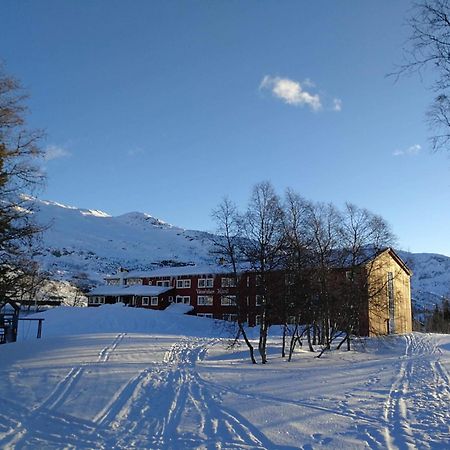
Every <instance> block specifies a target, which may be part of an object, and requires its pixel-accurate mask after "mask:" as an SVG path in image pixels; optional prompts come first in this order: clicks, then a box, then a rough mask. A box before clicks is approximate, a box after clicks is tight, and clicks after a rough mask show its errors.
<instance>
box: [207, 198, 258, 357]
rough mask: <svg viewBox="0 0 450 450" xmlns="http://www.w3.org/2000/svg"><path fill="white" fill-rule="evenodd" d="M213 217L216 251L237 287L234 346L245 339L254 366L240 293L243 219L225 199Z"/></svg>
mask: <svg viewBox="0 0 450 450" xmlns="http://www.w3.org/2000/svg"><path fill="white" fill-rule="evenodd" d="M212 217H213V219H214V221H215V222H216V225H217V234H218V237H213V244H214V250H213V252H214V253H215V254H216V255H218V256H219V257H220V258H221V259H223V260H224V262H225V263H226V264H227V266H228V267H230V268H231V271H232V275H233V278H234V285H235V286H236V291H235V294H236V305H235V307H236V312H237V316H236V323H237V333H236V335H235V339H234V341H233V345H234V344H236V343H237V342H238V340H239V339H240V337H241V336H242V338H243V339H244V341H245V343H246V345H247V347H248V350H249V352H250V359H251V361H252V363H253V364H256V359H255V354H254V348H253V345H252V344H251V342H250V340H249V339H248V337H247V333H246V331H245V326H244V325H245V322H246V320H245V318H246V307H247V304H246V299H245V297H244V296H243V295H241V293H240V289H239V287H240V284H241V283H240V281H241V280H240V265H241V259H242V258H241V257H242V253H241V251H240V248H241V246H242V240H243V237H242V219H241V217H240V215H239V213H238V210H237V208H236V205H235V204H234V203H232V202H231V201H230V200H229V199H228V198H225V199H224V200H223V201H222V202H221V203H220V204H219V206H218V207H217V208H216V209H215V210H214V211H213V212H212Z"/></svg>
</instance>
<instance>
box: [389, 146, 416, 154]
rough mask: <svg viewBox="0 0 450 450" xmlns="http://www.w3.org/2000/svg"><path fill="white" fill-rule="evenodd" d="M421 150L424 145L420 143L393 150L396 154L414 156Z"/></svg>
mask: <svg viewBox="0 0 450 450" xmlns="http://www.w3.org/2000/svg"><path fill="white" fill-rule="evenodd" d="M420 150H422V146H421V145H419V144H414V145H411V147H408V148H405V149H403V150H400V149H396V150H394V151H393V152H392V154H393V155H394V156H413V155H417V154H418V153H419V152H420Z"/></svg>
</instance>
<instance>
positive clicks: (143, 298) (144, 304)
mask: <svg viewBox="0 0 450 450" xmlns="http://www.w3.org/2000/svg"><path fill="white" fill-rule="evenodd" d="M149 300H150V297H142V306H148V303H149Z"/></svg>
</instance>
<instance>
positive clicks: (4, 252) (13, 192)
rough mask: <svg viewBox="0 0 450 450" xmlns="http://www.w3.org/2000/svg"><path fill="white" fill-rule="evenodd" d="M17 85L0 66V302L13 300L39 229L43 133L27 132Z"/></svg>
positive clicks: (21, 95) (22, 98)
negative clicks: (36, 212) (35, 204)
mask: <svg viewBox="0 0 450 450" xmlns="http://www.w3.org/2000/svg"><path fill="white" fill-rule="evenodd" d="M25 98H26V96H25V95H24V94H23V92H22V90H21V87H20V84H19V83H18V81H17V80H15V79H14V78H12V77H11V76H9V75H7V74H6V73H5V71H4V68H3V66H0V299H8V298H14V297H15V296H16V295H17V292H16V287H17V286H18V285H19V283H20V280H21V279H22V278H23V276H24V273H26V270H22V269H23V268H26V266H27V265H28V261H29V259H30V257H31V256H32V254H33V251H34V248H35V246H34V244H35V240H36V236H37V235H38V234H39V232H40V231H41V228H40V227H39V226H38V225H37V224H36V223H35V222H34V220H33V214H32V202H30V201H29V197H28V196H27V195H29V194H32V193H33V192H34V191H35V190H36V188H38V187H39V186H40V185H41V183H42V181H43V174H42V172H41V171H40V170H39V167H38V165H37V160H38V158H39V157H40V156H41V155H42V151H41V149H40V148H39V146H38V143H39V140H40V139H41V138H42V133H41V132H39V131H29V130H27V129H26V123H25V113H26V107H25V105H24V100H25Z"/></svg>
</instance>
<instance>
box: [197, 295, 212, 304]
mask: <svg viewBox="0 0 450 450" xmlns="http://www.w3.org/2000/svg"><path fill="white" fill-rule="evenodd" d="M212 304H213V297H212V295H199V296H198V297H197V305H198V306H212Z"/></svg>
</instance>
